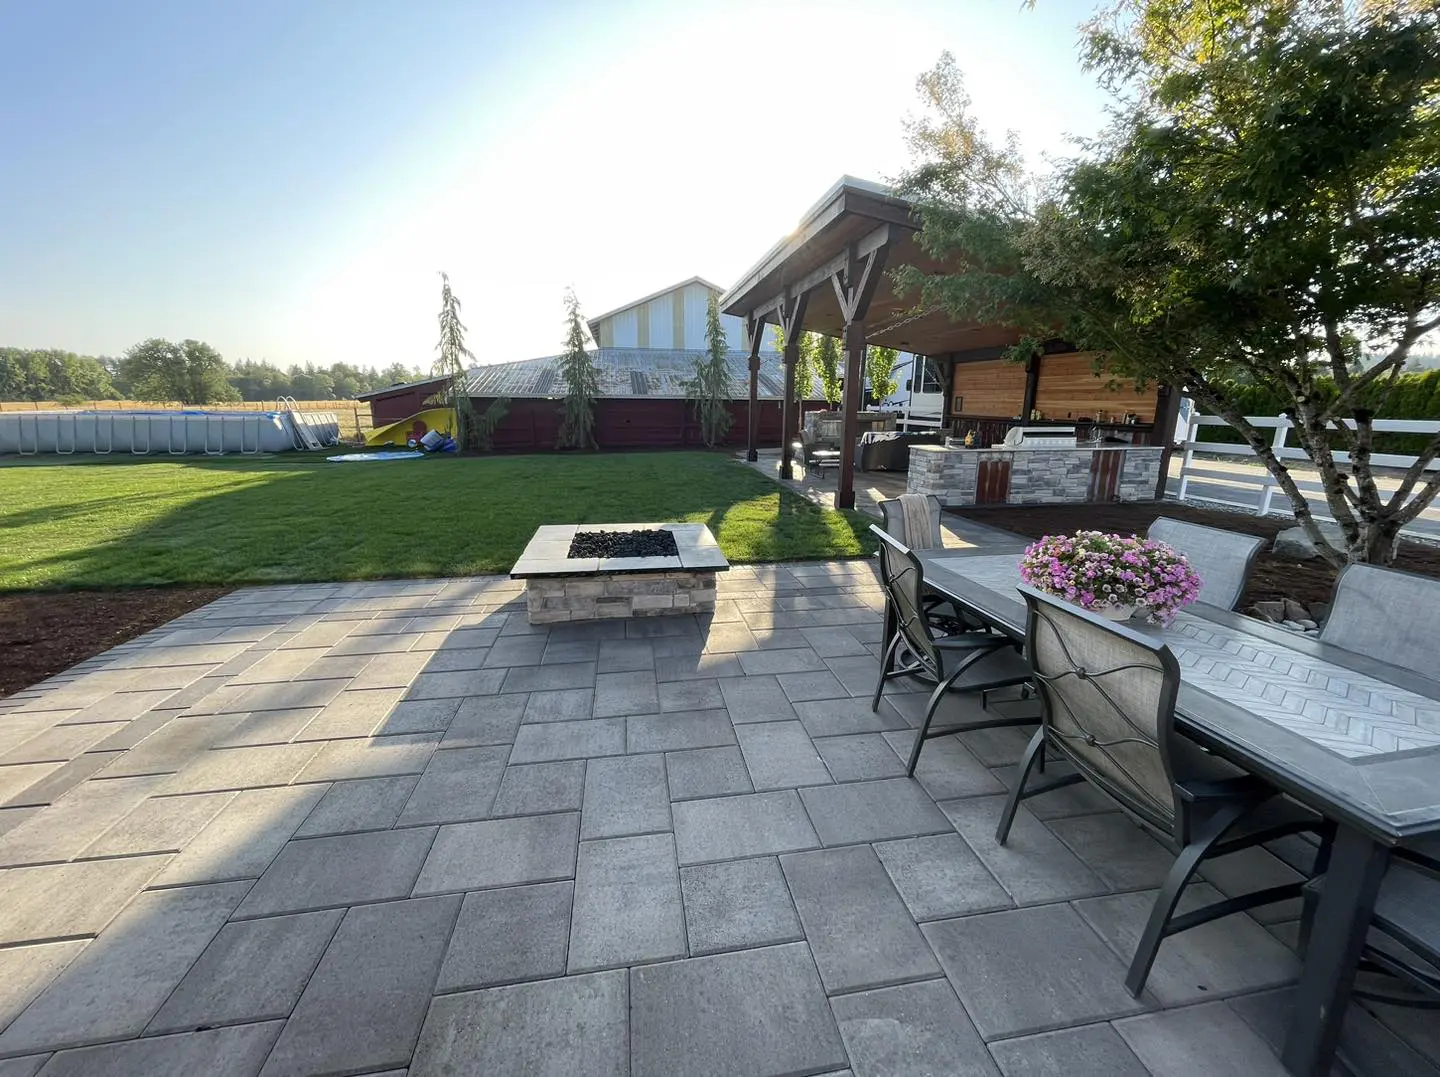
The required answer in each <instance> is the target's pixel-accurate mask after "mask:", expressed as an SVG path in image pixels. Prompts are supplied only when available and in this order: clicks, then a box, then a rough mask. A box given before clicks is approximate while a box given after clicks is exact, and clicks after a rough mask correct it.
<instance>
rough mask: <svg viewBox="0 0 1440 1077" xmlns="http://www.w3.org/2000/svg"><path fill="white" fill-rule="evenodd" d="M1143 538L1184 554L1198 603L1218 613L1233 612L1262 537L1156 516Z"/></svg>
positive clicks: (1243, 591) (1263, 543) (1262, 540)
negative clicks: (1194, 576) (1195, 577)
mask: <svg viewBox="0 0 1440 1077" xmlns="http://www.w3.org/2000/svg"><path fill="white" fill-rule="evenodd" d="M1146 537H1147V538H1152V539H1155V540H1156V541H1157V542H1163V543H1165V544H1166V545H1167V546H1172V547H1174V548H1175V549H1176V550H1178V551H1180V552H1181V553H1183V554H1184V555H1185V558H1186V560H1188V561H1189V562H1190V567H1191V568H1193V569H1194V570H1195V571H1196V572H1197V573H1199V575H1200V601H1201V602H1205V603H1208V604H1209V605H1211V606H1219V607H1220V608H1221V609H1222V610H1233V609H1234V608H1235V605H1236V603H1238V602H1239V601H1240V596H1241V595H1242V594H1244V593H1245V582H1246V581H1247V580H1248V579H1249V578H1250V569H1251V568H1252V567H1253V566H1254V564H1255V557H1256V555H1258V554H1259V553H1260V547H1262V546H1264V545H1265V540H1264V539H1263V538H1256V537H1254V536H1253V535H1241V534H1239V533H1237V532H1235V531H1222V530H1221V529H1220V528H1218V527H1205V526H1203V525H1201V524H1190V523H1185V522H1184V521H1183V520H1172V519H1170V518H1169V517H1168V516H1160V517H1158V518H1157V519H1156V520H1155V522H1154V523H1152V524H1151V525H1150V530H1149V531H1148V532H1146Z"/></svg>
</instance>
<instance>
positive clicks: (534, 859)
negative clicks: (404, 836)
mask: <svg viewBox="0 0 1440 1077" xmlns="http://www.w3.org/2000/svg"><path fill="white" fill-rule="evenodd" d="M579 833H580V816H579V815H578V814H574V813H569V812H566V813H562V814H556V815H525V816H519V817H517V818H514V819H491V820H488V821H486V822H479V823H455V824H452V825H450V826H442V827H441V828H440V833H439V834H438V835H436V838H435V844H434V846H433V847H432V848H431V850H430V856H429V857H428V858H427V859H426V861H425V866H424V867H423V868H422V869H421V871H420V878H419V879H418V880H417V881H416V883H415V893H416V894H435V893H443V892H446V891H450V890H484V889H489V888H491V887H497V886H518V885H519V884H521V883H539V882H554V881H555V880H558V879H569V878H571V877H572V876H573V875H574V873H575V846H576V843H577V842H578V841H579Z"/></svg>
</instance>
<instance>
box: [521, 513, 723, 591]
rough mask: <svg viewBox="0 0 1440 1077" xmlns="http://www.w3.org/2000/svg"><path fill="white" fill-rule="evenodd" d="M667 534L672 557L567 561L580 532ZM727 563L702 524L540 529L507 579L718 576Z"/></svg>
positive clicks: (552, 527)
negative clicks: (634, 574)
mask: <svg viewBox="0 0 1440 1077" xmlns="http://www.w3.org/2000/svg"><path fill="white" fill-rule="evenodd" d="M651 530H656V531H669V532H670V533H671V534H672V535H674V536H675V548H676V550H677V551H678V553H677V556H674V557H571V556H570V544H571V543H572V542H573V541H574V540H575V535H576V533H577V532H581V531H651ZM729 567H730V562H729V561H727V560H726V559H725V555H724V554H723V553H721V552H720V544H719V543H718V542H716V541H715V536H714V535H712V534H711V533H710V529H709V528H708V527H706V526H705V525H704V524H656V523H651V524H546V525H544V526H542V527H539V528H537V529H536V531H535V534H534V535H533V536H532V537H531V539H530V542H529V543H528V544H527V545H526V547H525V551H524V553H522V554H521V555H520V559H519V560H518V561H516V562H515V566H514V567H513V568H512V569H511V570H510V578H511V579H516V580H523V579H528V578H529V577H532V576H584V575H592V574H597V573H602V572H604V573H627V572H674V571H686V570H691V571H693V570H702V571H708V572H723V571H725V570H726V569H728V568H729Z"/></svg>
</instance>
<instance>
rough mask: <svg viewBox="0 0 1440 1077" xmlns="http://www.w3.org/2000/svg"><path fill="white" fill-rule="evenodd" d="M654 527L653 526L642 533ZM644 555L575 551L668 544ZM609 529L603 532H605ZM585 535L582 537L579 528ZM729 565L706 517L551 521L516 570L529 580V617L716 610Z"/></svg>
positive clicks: (542, 620)
mask: <svg viewBox="0 0 1440 1077" xmlns="http://www.w3.org/2000/svg"><path fill="white" fill-rule="evenodd" d="M636 532H652V534H649V535H646V534H635V533H636ZM653 532H666V533H668V536H669V538H670V539H673V540H674V549H675V552H674V553H663V554H658V555H652V556H642V557H604V556H591V557H586V556H580V557H573V556H571V553H572V547H576V548H577V549H578V550H581V551H583V550H585V549H587V548H589V549H597V550H609V549H613V550H619V551H622V552H628V551H627V549H626V548H627V547H632V546H633V547H636V548H642V549H666V550H668V549H669V546H670V543H669V541H668V540H667V538H666V536H665V535H656V534H653ZM601 533H604V534H601ZM577 535H579V536H581V538H580V539H579V540H578V541H577V538H576V536H577ZM729 567H730V562H729V561H727V560H725V555H724V554H723V553H721V552H720V544H719V543H717V542H716V541H715V536H714V535H712V534H711V533H710V529H709V528H708V527H706V526H705V525H704V524H549V525H546V526H544V527H541V528H539V529H538V530H537V531H536V532H535V534H534V536H533V537H532V538H531V539H530V542H529V544H528V545H527V546H526V547H525V552H524V553H522V554H521V555H520V560H518V561H516V562H515V567H514V568H512V569H511V570H510V578H511V579H512V580H524V581H525V598H526V602H527V604H528V607H529V612H530V623H531V624H532V625H536V624H553V623H555V622H556V621H594V620H599V619H600V618H608V617H656V616H663V615H665V614H672V613H711V612H713V611H714V609H715V573H717V572H724V571H725V570H726V569H728V568H729Z"/></svg>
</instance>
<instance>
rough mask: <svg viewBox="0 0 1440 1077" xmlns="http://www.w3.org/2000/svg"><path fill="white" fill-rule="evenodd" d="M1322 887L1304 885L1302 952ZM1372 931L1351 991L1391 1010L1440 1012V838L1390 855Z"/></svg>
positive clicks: (1320, 881)
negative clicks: (1397, 1007) (1414, 1008)
mask: <svg viewBox="0 0 1440 1077" xmlns="http://www.w3.org/2000/svg"><path fill="white" fill-rule="evenodd" d="M1324 885H1325V880H1324V879H1323V878H1315V879H1312V880H1311V881H1310V882H1309V883H1308V884H1307V885H1306V887H1305V910H1304V914H1303V915H1302V917H1301V931H1300V948H1301V951H1302V952H1304V951H1305V950H1306V949H1307V948H1308V947H1309V943H1310V927H1311V924H1312V923H1313V922H1314V918H1315V910H1316V908H1317V907H1318V904H1319V898H1320V895H1321V893H1322V891H1323V889H1324ZM1370 927H1371V931H1370V935H1369V937H1368V938H1367V939H1366V943H1365V949H1364V950H1363V951H1362V952H1361V955H1360V966H1359V969H1360V972H1361V973H1364V974H1365V976H1364V979H1363V980H1359V981H1357V982H1356V984H1355V986H1354V987H1353V988H1351V991H1350V993H1351V994H1352V995H1353V996H1354V997H1356V998H1362V999H1368V1000H1369V1001H1372V1002H1384V1003H1389V1004H1391V1005H1394V1006H1409V1007H1418V1008H1421V1009H1429V1010H1436V1009H1440V839H1436V838H1430V839H1426V840H1425V841H1422V842H1421V843H1419V844H1417V845H1416V846H1415V847H1413V848H1405V847H1402V848H1399V849H1396V850H1395V851H1394V852H1392V853H1391V855H1390V864H1389V866H1388V867H1387V868H1386V870H1385V878H1384V880H1383V881H1382V882H1381V884H1380V893H1379V895H1378V897H1377V898H1376V900H1375V908H1374V911H1373V912H1372V913H1371V917H1370Z"/></svg>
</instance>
